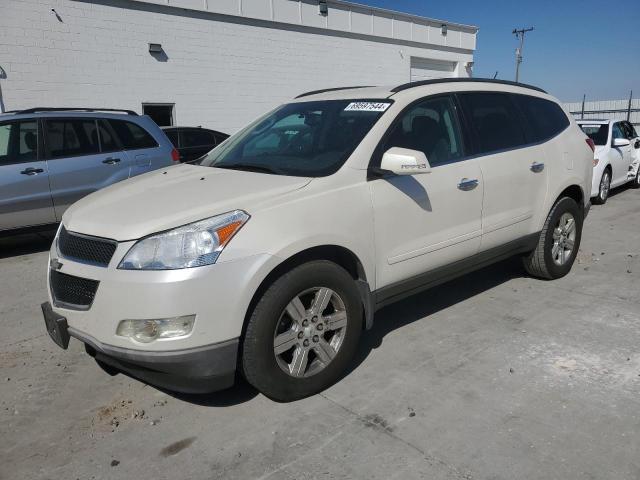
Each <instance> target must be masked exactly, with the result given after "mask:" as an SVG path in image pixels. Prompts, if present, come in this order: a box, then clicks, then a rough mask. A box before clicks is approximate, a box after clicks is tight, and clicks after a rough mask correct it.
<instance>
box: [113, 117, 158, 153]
mask: <svg viewBox="0 0 640 480" xmlns="http://www.w3.org/2000/svg"><path fill="white" fill-rule="evenodd" d="M108 122H109V125H111V127H112V128H113V130H114V131H115V132H116V134H117V135H118V138H119V139H120V143H121V144H122V146H123V148H124V149H125V150H137V149H143V148H153V147H157V146H158V142H156V141H155V139H154V138H153V137H152V136H151V135H150V134H149V133H148V132H147V131H146V130H145V129H144V128H142V127H141V126H140V125H137V124H135V123H133V122H127V121H126V120H108Z"/></svg>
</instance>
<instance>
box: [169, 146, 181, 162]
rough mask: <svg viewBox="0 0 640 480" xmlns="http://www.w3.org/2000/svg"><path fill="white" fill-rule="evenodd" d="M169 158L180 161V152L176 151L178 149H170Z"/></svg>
mask: <svg viewBox="0 0 640 480" xmlns="http://www.w3.org/2000/svg"><path fill="white" fill-rule="evenodd" d="M171 160H173V161H174V162H179V161H180V154H179V153H178V150H176V149H175V148H174V149H173V150H171Z"/></svg>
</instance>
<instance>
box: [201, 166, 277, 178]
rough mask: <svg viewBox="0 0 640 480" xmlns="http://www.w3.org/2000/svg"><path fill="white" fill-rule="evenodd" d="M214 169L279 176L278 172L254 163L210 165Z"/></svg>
mask: <svg viewBox="0 0 640 480" xmlns="http://www.w3.org/2000/svg"><path fill="white" fill-rule="evenodd" d="M211 166H212V167H216V168H228V169H229V170H244V171H247V172H260V173H272V174H276V175H278V174H280V173H281V172H279V171H278V170H276V169H275V168H272V167H268V166H266V165H256V164H255V163H232V164H230V165H211Z"/></svg>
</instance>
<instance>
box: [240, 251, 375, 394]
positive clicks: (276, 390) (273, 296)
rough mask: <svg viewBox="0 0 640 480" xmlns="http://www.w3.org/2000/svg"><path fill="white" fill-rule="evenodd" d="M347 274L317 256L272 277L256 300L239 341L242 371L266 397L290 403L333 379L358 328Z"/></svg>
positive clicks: (356, 302) (357, 303)
mask: <svg viewBox="0 0 640 480" xmlns="http://www.w3.org/2000/svg"><path fill="white" fill-rule="evenodd" d="M362 315H363V309H362V301H361V299H360V294H359V292H358V288H357V286H356V283H355V282H354V280H353V278H352V277H351V275H349V273H347V271H346V270H344V269H343V268H342V267H340V266H338V265H337V264H335V263H333V262H330V261H326V260H318V261H313V262H309V263H305V264H303V265H300V266H298V267H296V268H294V269H293V270H291V271H289V272H287V273H285V274H284V275H282V276H281V277H280V278H278V279H277V280H276V281H275V282H274V283H273V284H272V285H271V286H270V287H269V288H268V289H267V290H266V292H265V293H264V294H263V295H262V297H261V298H260V300H258V303H257V304H256V306H255V308H254V310H253V312H252V313H251V317H250V318H249V322H248V324H247V329H246V333H245V335H244V339H243V343H242V353H241V355H242V356H241V359H242V372H243V373H244V376H245V378H246V379H247V381H248V382H249V383H250V384H251V385H253V386H254V387H255V388H256V389H258V390H259V391H260V392H262V393H263V394H264V395H266V396H267V397H269V398H271V399H273V400H277V401H284V402H286V401H292V400H297V399H300V398H304V397H307V396H309V395H313V394H315V393H318V392H320V391H322V390H324V389H325V388H327V387H329V386H330V385H332V384H333V383H335V382H336V381H337V380H338V379H339V378H340V376H341V375H342V374H343V372H344V371H345V370H346V368H347V366H348V365H349V363H350V361H351V359H352V358H353V355H354V353H355V351H356V348H357V346H358V340H359V338H360V333H361V331H362Z"/></svg>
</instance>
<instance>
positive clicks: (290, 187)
mask: <svg viewBox="0 0 640 480" xmlns="http://www.w3.org/2000/svg"><path fill="white" fill-rule="evenodd" d="M310 181H311V179H310V178H305V177H289V176H283V175H269V174H265V173H255V172H245V171H239V170H229V169H221V168H212V167H201V166H196V165H177V166H174V167H170V168H166V169H161V170H156V171H155V172H151V173H148V174H146V175H142V176H139V177H134V178H131V179H129V180H125V181H123V182H120V183H116V184H114V185H112V186H110V187H107V188H105V189H103V190H100V191H98V192H95V193H92V194H91V195H89V196H87V197H85V198H83V199H82V200H80V201H78V202H77V203H75V204H73V205H72V206H71V207H70V208H69V209H68V210H67V211H66V212H65V214H64V216H63V219H62V222H63V223H64V225H65V227H66V228H67V230H69V231H73V232H78V233H84V234H87V235H95V236H98V237H105V238H112V239H114V240H118V241H125V240H136V239H138V238H141V237H144V236H147V235H150V234H152V233H156V232H160V231H163V230H168V229H170V228H174V227H178V226H180V225H185V224H187V223H191V222H195V221H198V220H202V219H204V218H208V217H212V216H214V215H217V214H220V213H225V212H228V211H231V210H235V209H241V210H245V211H246V212H247V213H249V214H251V213H252V211H255V210H256V209H257V208H259V207H260V205H261V204H262V203H264V202H266V201H269V200H273V199H274V198H275V197H278V196H281V195H285V194H287V193H289V192H292V191H294V190H297V189H300V188H302V187H304V186H305V185H307V184H308V183H309V182H310Z"/></svg>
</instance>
